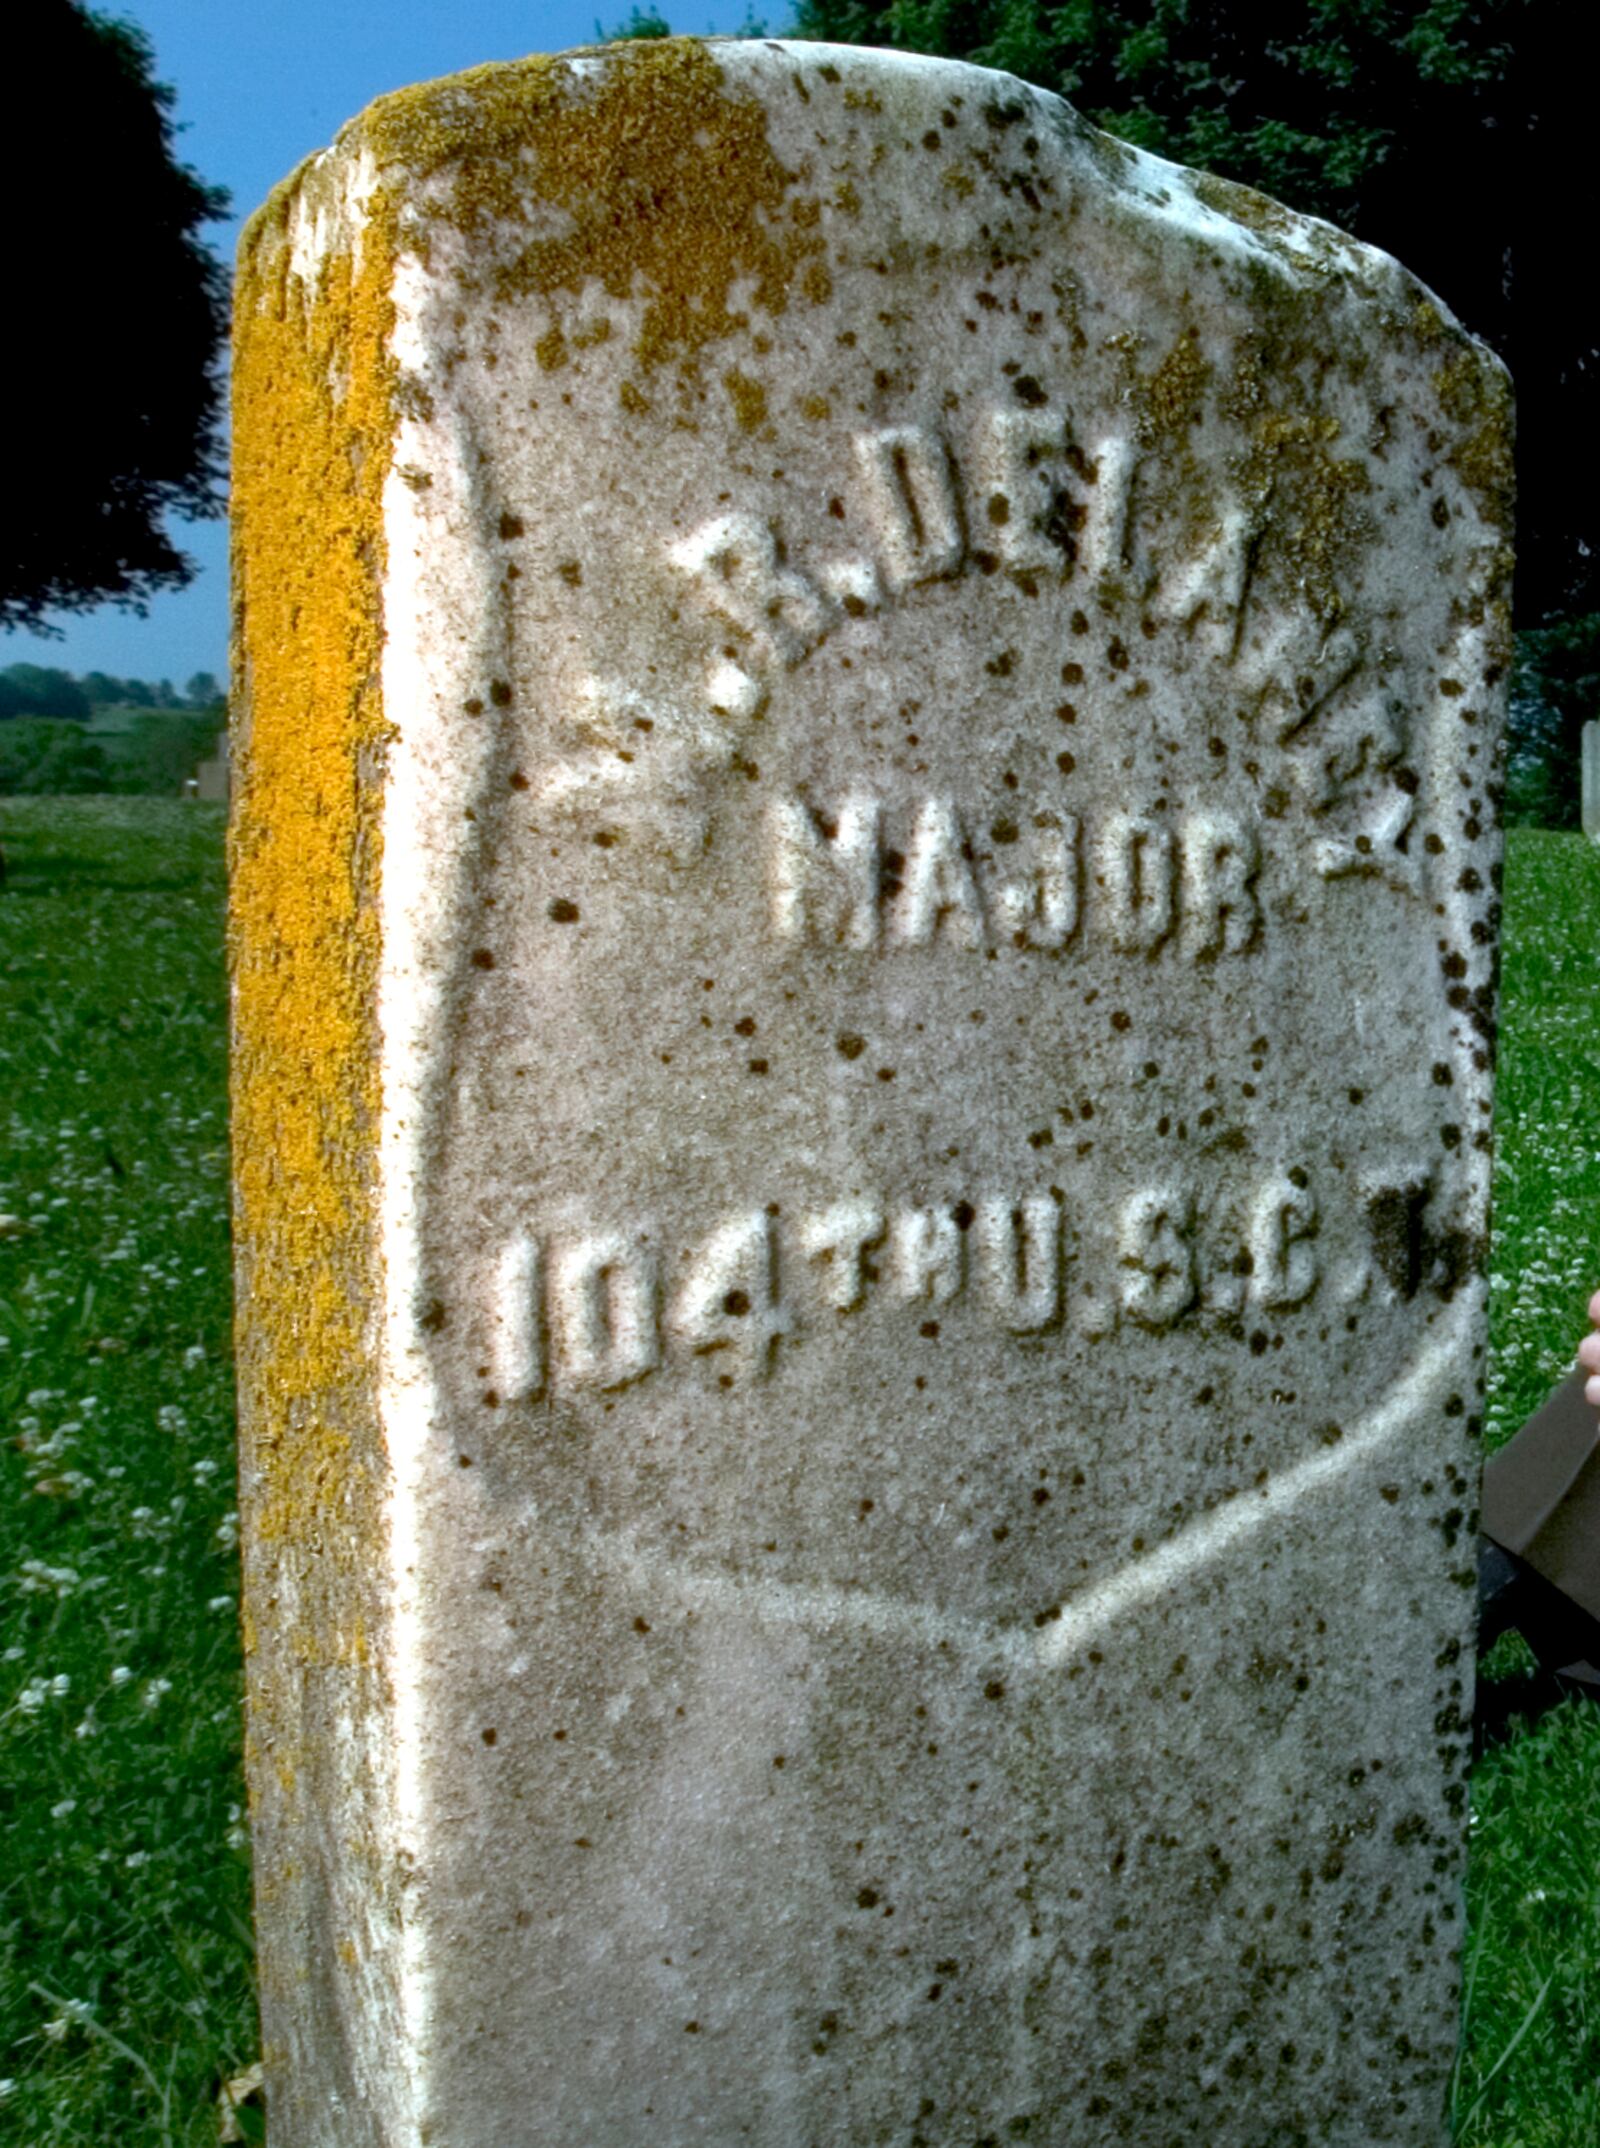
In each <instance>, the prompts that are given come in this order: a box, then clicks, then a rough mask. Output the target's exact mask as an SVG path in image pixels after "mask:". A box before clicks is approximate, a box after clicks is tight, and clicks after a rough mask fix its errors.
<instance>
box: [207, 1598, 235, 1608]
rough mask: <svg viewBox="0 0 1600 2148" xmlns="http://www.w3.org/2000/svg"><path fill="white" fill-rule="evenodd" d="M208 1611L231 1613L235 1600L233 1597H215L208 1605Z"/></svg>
mask: <svg viewBox="0 0 1600 2148" xmlns="http://www.w3.org/2000/svg"><path fill="white" fill-rule="evenodd" d="M206 1609H207V1610H208V1611H231V1610H232V1609H233V1598H232V1597H231V1596H213V1597H212V1598H211V1600H210V1601H209V1602H208V1603H207V1605H206Z"/></svg>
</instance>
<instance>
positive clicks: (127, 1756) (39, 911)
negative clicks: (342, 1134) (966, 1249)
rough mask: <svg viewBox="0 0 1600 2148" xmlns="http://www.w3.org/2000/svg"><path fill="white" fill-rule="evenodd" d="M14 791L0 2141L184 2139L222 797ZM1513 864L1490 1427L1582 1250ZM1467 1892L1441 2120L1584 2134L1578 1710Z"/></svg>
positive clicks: (221, 1228) (1564, 1107) (1589, 1937)
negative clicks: (1451, 2063)
mask: <svg viewBox="0 0 1600 2148" xmlns="http://www.w3.org/2000/svg"><path fill="white" fill-rule="evenodd" d="M0 812H3V838H4V841H5V845H6V850H7V855H8V857H9V860H10V864H11V882H10V886H9V888H8V890H7V891H6V892H5V893H4V894H3V895H0V1214H5V1215H10V1216H13V1217H16V1218H18V1219H20V1228H12V1227H9V1226H0V1231H3V1233H4V1235H0V1844H3V1847H0V2082H3V2083H5V2084H8V2085H6V2086H5V2087H4V2090H3V2096H0V2138H4V2139H6V2140H11V2139H15V2140H16V2141H17V2142H18V2143H19V2144H21V2148H49V2144H56V2143H63V2144H64V2143H73V2144H82V2148H110V2144H111V2143H116V2144H118V2148H124V2144H126V2148H143V2144H146V2143H149V2144H157V2143H160V2144H162V2148H166V2144H168V2143H171V2144H174V2148H177V2144H182V2148H191V2144H194V2148H198V2144H200V2143H207V2144H209V2143H211V2142H213V2141H214V2140H215V2139H216V2114H215V2108H214V2098H215V2094H216V2088H217V2084H218V2081H219V2079H220V2078H221V2077H222V2076H223V2075H225V2074H229V2073H233V2072H237V2071H238V2070H240V2069H241V2068H242V2067H243V2066H244V2065H246V2064H247V2063H248V2062H249V2061H250V2060H251V2059H252V2058H253V2057H254V2055H255V2041H256V2037H255V2024H254V2019H253V2012H252V2008H253V1999H252V1992H251V1980H250V1950H249V1929H248V1852H247V1847H246V1843H245V1838H244V1835H243V1832H242V1828H241V1824H240V1806H241V1804H242V1802H243V1793H242V1789H241V1784H240V1772H239V1662H238V1646H237V1635H236V1624H235V1598H236V1595H237V1579H236V1549H235V1542H234V1537H235V1524H234V1518H233V1498H234V1493H233V1456H232V1406H231V1390H230V1383H229V1370H228V1274H227V1214H226V1192H227V1165H226V1157H225V1154H224V1144H223V1130H224V1108H225V1100H224V1086H223V1082H224V1039H223V1020H222V1015H223V975H222V945H221V895H222V866H221V826H220V814H219V812H218V811H217V810H216V809H213V808H207V807H203V806H184V805H181V804H177V803H168V802H166V801H156V800H143V799H139V800H134V799H119V800H103V799H71V800H65V799H51V800H20V801H18V800H11V801H7V802H6V803H5V804H4V807H3V809H0ZM1507 893H1508V924H1507V955H1506V965H1505V1003H1504V1016H1505V1019H1504V1029H1503V1034H1502V1048H1501V1087H1500V1111H1499V1132H1500V1149H1499V1160H1498V1166H1497V1170H1498V1176H1497V1181H1496V1187H1497V1204H1496V1231H1495V1250H1494V1272H1495V1291H1494V1316H1493V1331H1492V1340H1493V1370H1492V1383H1491V1390H1490V1405H1489V1425H1490V1437H1491V1439H1492V1440H1495V1441H1498V1440H1499V1439H1501V1438H1504V1437H1506V1436H1508V1435H1509V1434H1510V1432H1512V1431H1513V1430H1514V1429H1515V1428H1516V1426H1517V1425H1518V1424H1519V1423H1520V1422H1521V1421H1522V1418H1523V1417H1524V1416H1525V1415H1526V1414H1527V1412H1528V1411H1529V1410H1530V1409H1532V1408H1533V1407H1534V1405H1535V1404H1536V1403H1538V1402H1539V1401H1540V1400H1542V1398H1543V1396H1544V1394H1545V1393H1546V1391H1547V1390H1548V1388H1549V1387H1550V1386H1551V1384H1552V1383H1553V1382H1554V1381H1555V1380H1556V1379H1557V1378H1558V1377H1559V1375H1560V1374H1561V1373H1562V1371H1563V1370H1564V1369H1565V1367H1566V1366H1567V1364H1568V1363H1569V1362H1570V1358H1571V1353H1572V1348H1573V1345H1574V1343H1575V1341H1576V1338H1577V1336H1578V1334H1579V1333H1580V1332H1581V1329H1582V1324H1583V1308H1584V1302H1585V1300H1586V1298H1587V1296H1588V1293H1589V1290H1590V1289H1591V1287H1592V1286H1593V1285H1594V1283H1595V1282H1597V1281H1600V1029H1597V1025H1596V1021H1595V1010H1594V1004H1593V993H1592V990H1591V987H1590V983H1589V979H1590V974H1591V970H1592V967H1593V965H1594V961H1595V951H1596V948H1597V946H1600V858H1597V856H1596V854H1595V853H1593V852H1592V851H1590V850H1589V849H1587V848H1586V847H1585V846H1584V845H1583V844H1582V842H1581V841H1580V840H1579V839H1578V838H1577V837H1574V836H1565V835H1551V834H1545V833H1541V832H1536V831H1526V832H1517V833H1514V834H1513V836H1512V838H1511V842H1510V851H1509V864H1508V874H1507ZM1490 1669H1491V1672H1493V1673H1495V1674H1496V1677H1497V1681H1498V1683H1499V1685H1500V1689H1501V1691H1502V1693H1505V1692H1507V1691H1508V1690H1509V1692H1510V1693H1511V1694H1512V1695H1513V1696H1515V1695H1516V1694H1517V1693H1518V1692H1519V1691H1520V1690H1521V1688H1520V1687H1519V1685H1518V1683H1517V1681H1518V1680H1519V1679H1520V1678H1521V1677H1522V1675H1523V1667H1522V1665H1521V1664H1519V1662H1518V1660H1517V1656H1516V1650H1515V1647H1514V1646H1508V1647H1502V1649H1501V1650H1500V1651H1497V1654H1496V1659H1495V1661H1494V1662H1493V1663H1492V1664H1491V1666H1490ZM63 1681H64V1684H63ZM1470 1909H1471V1937H1470V1940H1469V1945H1468V1954H1469V1963H1470V1967H1471V1989H1470V1994H1469V2004H1468V2009H1467V2023H1466V2035H1465V2040H1464V2044H1463V2050H1462V2058H1461V2066H1460V2074H1459V2080H1458V2084H1457V2097H1456V2105H1457V2117H1458V2126H1459V2138H1460V2141H1461V2143H1462V2148H1595V2144H1596V2143H1600V1708H1597V1707H1594V1706H1592V1705H1589V1704H1586V1703H1576V1702H1569V1703H1566V1704H1564V1705H1562V1706H1561V1707H1559V1708H1556V1709H1555V1710H1553V1711H1551V1712H1549V1713H1547V1714H1545V1715H1544V1716H1543V1717H1542V1718H1540V1719H1539V1720H1537V1721H1533V1720H1529V1721H1526V1722H1522V1723H1520V1724H1517V1725H1515V1726H1514V1728H1513V1731H1512V1734H1511V1735H1510V1736H1509V1737H1508V1738H1506V1739H1505V1740H1504V1741H1503V1742H1502V1743H1500V1744H1498V1745H1496V1746H1494V1747H1492V1748H1491V1749H1490V1751H1489V1752H1488V1753H1487V1754H1486V1756H1485V1758H1484V1759H1483V1761H1482V1763H1481V1764H1480V1766H1479V1768H1478V1770H1477V1774H1476V1777H1475V1781H1474V1789H1473V1861H1472V1872H1471V1882H1470Z"/></svg>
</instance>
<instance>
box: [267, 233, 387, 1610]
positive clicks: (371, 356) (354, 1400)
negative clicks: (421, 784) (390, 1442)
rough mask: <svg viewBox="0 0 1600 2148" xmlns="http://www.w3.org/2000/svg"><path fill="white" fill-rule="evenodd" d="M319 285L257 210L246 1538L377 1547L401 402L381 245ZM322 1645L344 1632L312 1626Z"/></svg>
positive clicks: (348, 1549) (335, 1552) (335, 259)
mask: <svg viewBox="0 0 1600 2148" xmlns="http://www.w3.org/2000/svg"><path fill="white" fill-rule="evenodd" d="M318 274H319V278H320V288H319V289H318V290H316V291H311V290H308V289H307V288H306V287H305V285H304V284H303V283H302V282H301V280H300V279H299V278H298V277H297V276H295V275H294V274H293V273H292V272H291V268H290V247H289V243H288V237H287V234H286V232H285V231H284V230H283V229H282V228H281V227H280V220H279V218H278V217H277V216H276V215H275V214H274V213H272V212H271V211H269V212H268V214H267V215H265V216H264V217H263V218H262V219H261V220H260V221H259V222H258V224H257V225H256V226H255V227H253V229H252V231H251V233H250V234H249V235H247V238H246V242H245V248H244V263H243V273H242V275H241V280H240V289H239V296H238V303H237V324H238V325H237V332H236V347H235V358H234V393H235V413H236V415H235V425H234V438H235V452H234V477H233V529H234V561H235V603H236V635H237V645H236V652H235V677H236V678H237V680H238V681H239V685H240V690H241V697H242V701H243V706H244V710H245V718H244V724H243V727H242V734H241V737H240V740H239V747H240V752H239V758H238V767H239V772H240V780H239V784H238V788H237V793H236V798H237V803H236V808H235V814H234V823H233V839H232V856H231V865H232V883H233V886H232V912H231V933H232V963H233V1019H234V1092H233V1126H234V1154H235V1175H234V1183H235V1201H236V1219H237V1233H238V1249H239V1263H240V1287H241V1293H242V1295H243V1296H244V1298H245V1299H246V1301H247V1302H248V1306H249V1317H248V1319H247V1320H246V1321H245V1322H244V1323H243V1345H244V1348H243V1362H242V1364H241V1374H242V1378H243V1380H244V1383H245V1386H246V1390H247V1392H246V1416H247V1425H248V1426H249V1427H250V1428H252V1438H253V1443H254V1447H255V1464H256V1471H257V1475H258V1480H259V1491H258V1495H257V1502H256V1507H255V1512H254V1516H253V1526H254V1531H255V1535H256V1539H257V1541H258V1542H267V1543H270V1542H272V1541H274V1540H278V1539H284V1538H292V1537H299V1536H302V1535H306V1534H311V1535H317V1534H319V1533H325V1534H326V1536H327V1538H328V1542H327V1544H326V1546H325V1549H326V1551H327V1552H328V1553H329V1554H330V1570H331V1566H336V1565H337V1564H339V1563H340V1561H341V1559H342V1558H346V1557H348V1558H355V1557H360V1556H362V1555H363V1548H366V1549H370V1546H371V1542H372V1538H373V1535H374V1533H375V1531H376V1528H377V1520H378V1512H379V1501H380V1494H381V1486H380V1482H379V1463H378V1458H377V1449H376V1432H375V1428H374V1424H373V1417H372V1403H371V1398H370V1393H369V1390H370V1385H371V1379H372V1372H371V1359H372V1307H371V1304H370V1300H369V1293H370V1291H371V1288H372V1283H373V1271H374V1260H375V1251H374V1237H373V1229H374V1225H373V1214H374V1210H373V1202H374V1184H375V1171H376V1142H377V1131H378V1102H379V1099H378V1090H377V1074H376V1068H377V1045H376V1036H375V1029H374V1024H375V996H376V987H377V967H378V922H377V907H376V906H377V888H378V870H379V835H378V826H377V810H376V801H377V779H378V775H379V764H380V761H381V755H382V749H383V736H384V725H383V714H382V706H381V701H380V696H379V679H378V664H379V654H380V647H381V639H382V630H381V621H380V616H379V580H380V576H381V572H382V560H383V538H382V525H381V518H380V499H381V489H382V484H383V478H384V474H385V472H386V470H387V468H388V464H389V459H390V442H391V439H392V435H393V425H394V420H393V412H392V408H391V404H390V398H389V380H390V373H391V366H390V361H389V358H388V355H387V339H388V333H389V326H390V300H389V295H388V293H389V282H390V256H389V247H388V244H387V242H386V240H385V237H384V233H383V226H382V223H381V221H379V222H377V223H375V224H374V225H372V226H371V227H369V230H368V232H367V234H366V237H365V240H364V243H363V246H362V249H361V253H360V259H359V262H358V261H357V260H356V259H354V258H353V257H352V256H351V255H350V254H348V253H343V254H341V253H338V252H334V253H331V254H330V255H328V256H327V258H325V260H324V262H323V265H322V267H321V269H320V271H319V272H318ZM323 1638H324V1640H325V1641H326V1643H327V1645H328V1647H329V1648H330V1650H331V1651H332V1652H334V1653H338V1652H340V1650H341V1647H342V1643H341V1641H340V1640H339V1639H338V1637H337V1636H336V1635H335V1634H334V1633H332V1632H327V1633H325V1634H324V1636H323Z"/></svg>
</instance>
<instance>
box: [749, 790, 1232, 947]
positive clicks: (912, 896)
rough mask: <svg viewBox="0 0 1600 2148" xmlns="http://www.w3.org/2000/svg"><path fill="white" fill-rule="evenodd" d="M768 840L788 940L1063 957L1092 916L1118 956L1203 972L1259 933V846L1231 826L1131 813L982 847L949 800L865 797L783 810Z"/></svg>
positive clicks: (793, 801)
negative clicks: (1058, 953)
mask: <svg viewBox="0 0 1600 2148" xmlns="http://www.w3.org/2000/svg"><path fill="white" fill-rule="evenodd" d="M768 841H769V846H770V861H771V862H770V885H771V890H772V923H773V929H774V931H775V932H776V933H777V935H778V937H779V938H780V939H786V940H813V941H820V942H823V943H827V944H831V945H834V946H839V947H856V948H863V949H866V948H889V949H893V948H897V947H931V946H933V945H934V944H935V943H936V942H938V943H941V944H944V945H950V946H957V947H967V948H984V947H990V946H993V945H995V944H996V943H997V942H999V941H1009V942H1010V943H1011V944H1012V945H1014V946H1017V947H1036V948H1045V949H1057V948H1064V947H1067V946H1069V945H1070V944H1071V943H1072V942H1073V941H1074V940H1075V939H1076V937H1077V935H1078V930H1079V926H1080V923H1081V922H1082V921H1083V918H1084V915H1085V910H1086V908H1087V913H1088V916H1089V917H1090V919H1091V920H1092V921H1094V922H1096V923H1097V924H1098V925H1099V927H1100V929H1101V930H1103V932H1104V933H1105V935H1106V937H1107V938H1108V939H1109V941H1110V943H1111V945H1112V946H1113V947H1114V948H1115V949H1116V950H1117V952H1118V953H1120V954H1126V955H1151V954H1155V953H1156V952H1157V951H1158V950H1159V949H1160V948H1162V947H1163V946H1165V945H1167V944H1168V943H1169V942H1171V943H1172V944H1173V945H1175V946H1177V947H1179V948H1180V949H1181V951H1182V953H1183V954H1184V955H1186V956H1187V957H1188V958H1189V959H1190V960H1191V961H1197V962H1199V961H1208V960H1211V959H1214V958H1215V957H1216V956H1218V955H1240V954H1244V953H1246V952H1247V951H1248V950H1249V949H1250V948H1252V947H1253V946H1254V945H1255V943H1256V940H1257V938H1258V935H1259V933H1260V928H1261V908H1260V904H1259V902H1258V901H1257V897H1256V885H1255V883H1256V877H1257V874H1258V872H1259V870H1260V866H1261V843H1260V838H1259V836H1258V834H1257V831H1256V828H1255V826H1254V824H1253V823H1252V822H1250V821H1248V820H1245V819H1242V818H1239V817H1237V816H1234V815H1230V814H1222V813H1189V814H1179V815H1177V816H1175V817H1173V818H1167V817H1158V816H1156V815H1154V814H1140V813H1117V814H1113V815H1111V816H1110V817H1109V818H1107V819H1106V820H1105V821H1104V822H1103V823H1102V824H1101V826H1100V827H1099V828H1098V829H1096V830H1086V829H1085V828H1084V827H1083V826H1082V825H1081V824H1080V822H1079V820H1078V818H1077V816H1076V815H1074V814H1071V813H1066V812H1061V811H1058V810H1056V809H1055V808H1053V807H1045V808H1043V809H1042V810H1040V811H1037V812H1035V813H1033V814H1031V815H1030V816H1028V817H1027V818H1026V819H1025V820H1021V821H1019V820H1017V819H1014V818H1012V817H1011V816H1010V815H1006V816H1005V817H1003V818H1001V819H999V820H996V821H991V822H990V824H989V826H988V828H987V829H986V830H983V831H982V835H981V837H979V836H977V835H976V833H969V831H968V825H967V823H966V821H965V820H964V818H963V816H962V814H961V812H960V810H959V809H958V807H957V806H956V804H955V802H954V800H952V799H950V798H946V797H939V796H934V797H929V798H924V799H922V800H921V801H920V802H918V803H916V804H913V805H911V806H908V807H905V808H902V809H897V810H891V809H890V808H888V807H887V806H885V804H884V803H883V802H882V801H881V800H879V799H878V798H875V797H874V796H872V794H871V793H869V792H866V791H852V792H850V793H848V794H847V795H846V796H845V797H844V798H843V799H842V800H840V802H839V804H838V805H837V806H836V807H835V808H834V809H833V810H832V811H823V810H819V809H817V808H814V807H812V806H811V805H809V804H808V803H807V802H806V801H805V800H803V799H799V798H782V799H779V800H777V801H776V802H775V803H774V805H773V807H772V809H771V812H770V815H769V820H768ZM1086 885H1087V889H1088V895H1087V902H1086V896H1085V887H1086Z"/></svg>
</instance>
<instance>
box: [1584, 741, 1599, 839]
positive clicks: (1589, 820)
mask: <svg viewBox="0 0 1600 2148" xmlns="http://www.w3.org/2000/svg"><path fill="white" fill-rule="evenodd" d="M1582 736H1583V832H1584V834H1585V835H1586V836H1587V837H1588V838H1589V840H1590V842H1591V843H1597V842H1600V723H1586V724H1585V725H1584V727H1583V734H1582Z"/></svg>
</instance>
